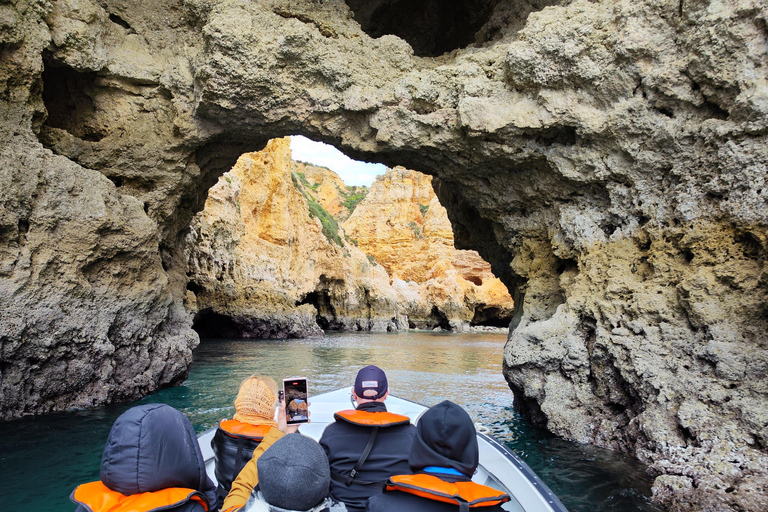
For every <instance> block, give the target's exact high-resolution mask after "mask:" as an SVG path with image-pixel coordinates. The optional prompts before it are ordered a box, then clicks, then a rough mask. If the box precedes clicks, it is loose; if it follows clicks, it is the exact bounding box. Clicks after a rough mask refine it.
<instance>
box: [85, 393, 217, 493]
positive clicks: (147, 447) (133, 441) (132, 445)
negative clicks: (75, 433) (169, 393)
mask: <svg viewBox="0 0 768 512" xmlns="http://www.w3.org/2000/svg"><path fill="white" fill-rule="evenodd" d="M100 479H101V481H102V482H103V483H104V485H106V486H107V487H109V488H110V489H112V490H113V491H117V492H119V493H122V494H125V495H134V494H141V493H145V492H154V491H159V490H161V489H167V488H170V487H186V488H191V489H196V490H199V491H202V492H204V493H206V497H207V498H208V501H209V503H215V502H216V497H215V496H216V495H215V489H216V487H215V486H214V484H213V483H212V482H211V481H210V479H209V478H208V475H207V474H206V472H205V462H204V461H203V455H202V453H201V452H200V445H199V444H198V442H197V436H196V435H195V429H194V428H193V427H192V424H191V423H190V421H189V419H188V418H187V417H186V416H184V414H183V413H182V412H181V411H178V410H176V409H174V408H173V407H171V406H170V405H166V404H145V405H139V406H136V407H132V408H130V409H128V410H127V411H126V412H124V413H123V414H121V415H120V417H119V418H117V420H115V423H114V424H113V425H112V430H111V431H110V432H109V437H108V438H107V443H106V445H105V446H104V452H103V454H102V457H101V471H100Z"/></svg>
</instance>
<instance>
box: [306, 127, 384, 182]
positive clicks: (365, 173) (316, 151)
mask: <svg viewBox="0 0 768 512" xmlns="http://www.w3.org/2000/svg"><path fill="white" fill-rule="evenodd" d="M291 157H292V158H293V159H294V160H298V161H300V162H304V163H308V164H315V165H318V166H321V167H327V168H329V169H330V170H332V171H333V172H335V173H336V174H338V175H339V177H341V180H342V181H343V182H344V184H345V185H347V186H361V185H365V186H367V187H370V186H371V184H372V183H373V181H374V180H375V179H376V176H377V175H379V174H384V173H385V172H386V171H387V167H386V166H385V165H384V164H371V163H368V162H360V161H358V160H352V159H351V158H349V157H348V156H347V155H345V154H344V153H342V152H341V151H339V150H338V149H336V148H335V147H333V146H331V145H328V144H324V143H322V142H315V141H313V140H310V139H308V138H306V137H303V136H301V135H292V136H291Z"/></svg>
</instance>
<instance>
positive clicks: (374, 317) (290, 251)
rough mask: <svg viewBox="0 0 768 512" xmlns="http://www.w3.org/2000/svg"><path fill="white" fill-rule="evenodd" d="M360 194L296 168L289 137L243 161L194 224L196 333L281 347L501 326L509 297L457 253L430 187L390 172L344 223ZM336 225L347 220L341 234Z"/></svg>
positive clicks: (191, 298) (315, 170)
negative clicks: (327, 336)
mask: <svg viewBox="0 0 768 512" xmlns="http://www.w3.org/2000/svg"><path fill="white" fill-rule="evenodd" d="M360 193H361V191H360V190H359V189H358V188H355V187H352V188H347V187H346V186H345V185H344V183H343V182H342V181H341V179H340V178H339V177H338V175H336V174H335V173H333V172H332V171H330V170H328V169H325V168H322V167H316V166H312V165H306V164H303V163H298V162H293V161H292V160H291V153H290V147H289V139H288V138H284V139H275V140H272V141H270V142H269V143H268V144H267V147H266V148H265V149H264V150H262V151H260V152H256V153H248V154H245V155H243V156H242V157H241V158H240V159H239V160H238V162H237V164H236V165H235V167H234V168H233V169H232V170H231V171H230V172H228V173H227V174H225V175H224V176H223V177H222V178H221V179H219V182H218V183H217V184H216V185H215V186H214V187H212V188H211V190H210V192H209V196H208V200H207V201H206V203H205V209H204V210H203V211H202V212H201V213H200V214H198V215H197V216H196V217H195V219H194V221H193V222H192V226H191V230H190V242H191V244H192V245H191V246H192V249H191V250H190V252H189V255H188V273H189V279H190V284H189V285H188V289H189V292H188V294H187V300H188V304H189V306H190V307H191V309H193V310H194V311H195V313H196V320H195V328H196V330H198V332H200V333H201V334H202V335H204V336H205V335H207V336H225V337H230V336H233V337H253V338H285V337H304V336H313V335H319V334H322V330H321V327H322V329H341V330H369V331H392V330H403V329H408V328H409V327H410V328H425V329H433V328H442V329H450V330H455V331H456V330H458V331H466V330H469V329H470V328H475V329H476V328H482V327H486V326H491V327H502V328H503V327H506V326H507V325H509V321H510V318H511V314H512V300H511V298H510V296H509V294H508V293H507V291H506V288H505V287H504V285H503V284H501V282H500V281H499V280H498V279H496V278H495V277H494V276H493V275H492V273H491V270H490V265H488V263H486V262H485V261H483V260H482V259H481V258H480V257H479V255H478V254H477V253H476V252H474V251H460V250H457V249H455V248H453V234H452V232H451V228H450V223H449V222H448V218H447V216H446V213H445V210H444V209H443V208H442V207H441V206H440V203H439V202H438V201H437V198H436V197H435V195H434V192H433V191H432V186H431V178H430V177H428V176H426V175H423V174H421V173H417V172H415V171H407V170H405V169H402V168H399V169H395V170H390V171H388V172H387V174H386V175H385V176H384V177H383V178H381V179H379V180H378V181H377V182H376V183H375V184H374V186H373V187H372V188H371V191H370V193H369V194H368V196H367V198H366V199H365V200H363V201H362V203H360V204H359V205H358V206H357V208H356V209H355V210H354V213H352V216H351V217H350V212H349V210H348V209H347V206H345V202H346V205H350V204H353V203H350V202H349V199H350V197H351V196H355V195H356V194H360ZM384 205H389V207H388V208H386V209H385V210H382V206H384ZM331 214H334V215H335V217H334V215H331ZM388 215H389V216H390V217H387V216H388ZM336 217H338V218H339V219H341V218H347V217H349V218H348V220H347V221H346V222H345V224H344V230H339V226H338V224H337V223H336V221H335V218H336ZM382 226H386V227H385V228H382ZM366 227H367V228H368V229H370V230H372V231H371V232H370V233H369V234H367V235H365V237H364V238H363V239H362V240H360V241H357V243H355V239H354V238H355V237H354V236H351V237H349V238H350V240H351V241H352V242H353V243H350V242H349V241H347V240H345V238H347V237H345V235H344V231H350V232H352V233H354V234H357V233H359V232H360V231H359V230H361V229H366ZM422 230H423V232H422ZM347 236H349V235H347ZM356 245H357V246H359V248H358V247H356ZM368 256H371V257H368ZM379 260H381V262H382V265H378V264H377V262H378V261H379ZM388 272H389V275H388ZM478 326H479V327H478Z"/></svg>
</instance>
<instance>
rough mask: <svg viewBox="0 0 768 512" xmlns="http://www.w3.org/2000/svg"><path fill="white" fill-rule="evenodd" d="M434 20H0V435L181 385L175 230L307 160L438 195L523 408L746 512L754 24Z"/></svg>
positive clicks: (729, 10)
mask: <svg viewBox="0 0 768 512" xmlns="http://www.w3.org/2000/svg"><path fill="white" fill-rule="evenodd" d="M433 7H434V5H433V3H431V2H426V3H424V4H417V3H412V4H408V5H405V4H403V5H401V4H399V3H397V2H392V1H389V0H376V1H375V2H358V1H353V0H348V1H347V2H342V1H341V0H325V1H323V2H315V1H311V0H290V1H288V0H264V1H261V2H251V1H243V0H187V1H184V2H182V1H174V0H170V1H166V0H164V1H159V0H148V1H145V2H141V5H140V6H137V5H136V3H135V2H126V1H124V0H104V1H101V2H95V1H90V0H60V1H56V2H50V1H47V0H31V1H23V2H22V1H15V2H6V3H3V4H2V5H0V26H1V27H2V30H0V46H1V50H2V51H0V204H1V205H2V208H1V209H0V304H2V307H1V308H0V389H1V390H2V393H0V411H2V416H3V417H6V418H7V417H13V416H18V415H21V414H30V413H37V412H42V411H46V410H52V409H62V408H66V407H70V406H84V405H90V404H99V403H104V402H105V401H111V400H120V399H128V398H134V397H137V396H139V395H141V394H142V393H146V392H148V391H151V390H153V389H156V388H157V387H158V386H161V385H164V384H166V383H171V382H174V381H177V380H178V379H181V378H183V376H184V373H185V371H186V369H187V367H188V362H189V360H190V357H191V350H192V348H193V347H194V346H195V344H196V343H197V337H196V335H195V334H194V332H193V331H192V330H191V318H190V316H189V315H188V314H187V313H186V312H185V309H184V307H183V298H184V296H185V294H186V292H187V290H186V286H187V277H186V268H187V259H186V257H185V254H186V253H185V250H186V246H185V240H186V233H187V230H188V228H189V226H190V222H191V220H192V217H193V215H194V214H195V213H197V212H198V211H200V210H202V208H203V204H204V201H205V197H206V194H207V191H208V189H209V188H210V187H211V186H213V185H214V184H215V183H216V181H217V179H218V177H219V176H220V175H221V174H223V173H224V172H225V171H227V170H229V169H230V168H231V167H232V165H234V163H235V161H236V159H237V157H239V156H240V155H241V154H243V153H245V152H249V151H258V150H261V149H262V148H263V147H264V145H265V144H266V142H267V140H269V139H271V138H275V137H280V136H284V135H287V134H303V135H306V136H309V137H312V138H315V139H318V140H323V141H325V142H329V143H332V144H335V145H337V146H338V147H339V148H341V149H343V150H344V151H345V152H347V153H348V154H350V155H351V156H353V157H365V158H366V159H368V160H377V161H381V162H383V163H386V164H387V165H389V166H395V165H403V166H405V167H407V168H409V169H416V170H418V171H421V172H424V173H427V174H431V175H432V176H434V179H433V184H434V185H435V187H436V191H437V195H438V197H439V198H440V203H441V204H442V205H443V206H444V207H445V208H446V210H447V212H448V216H449V218H450V219H451V223H452V225H453V227H454V237H455V240H456V244H457V245H458V246H459V247H460V248H468V249H474V250H477V251H478V252H479V253H480V254H481V255H482V256H483V257H484V258H485V259H486V260H487V261H490V262H491V264H492V266H493V268H494V271H495V274H496V275H498V276H499V277H500V278H501V279H502V281H504V282H505V284H506V285H507V286H508V288H509V289H510V291H511V293H512V296H513V298H514V299H515V306H516V317H515V319H514V320H513V324H512V325H513V327H514V329H513V330H512V332H511V334H510V338H509V342H508V344H507V347H506V351H505V355H504V361H505V370H504V371H505V375H506V377H507V379H508V381H509V383H510V387H511V388H512V390H513V391H514V393H515V396H516V400H515V403H516V406H517V407H518V408H520V409H521V410H524V411H525V412H526V413H527V414H529V415H530V416H531V417H532V418H533V419H534V420H535V421H537V422H539V423H541V424H543V425H546V426H547V428H549V429H550V430H552V431H553V432H555V433H557V434H559V435H562V436H565V437H568V438H571V439H577V440H580V441H584V442H591V443H597V444H601V445H604V446H610V447H614V448H616V449H620V450H624V451H627V452H629V453H631V454H633V455H635V456H637V457H639V458H641V459H642V460H644V461H647V462H649V463H650V464H651V466H652V468H653V470H654V471H655V472H656V474H657V475H658V478H657V479H656V483H655V486H654V493H655V499H656V500H657V501H659V502H661V503H664V504H667V505H669V507H670V508H671V509H672V510H765V509H766V508H768V504H766V496H767V495H768V490H766V487H765V486H766V482H768V457H767V456H766V450H767V449H768V412H767V411H768V388H767V387H766V386H767V384H766V383H768V379H766V373H768V351H767V350H766V348H767V347H766V346H767V345H768V337H767V336H766V332H767V331H768V268H767V266H766V254H767V253H768V226H767V224H768V221H767V220H766V219H768V201H767V199H768V187H766V183H765V181H766V164H767V163H768V162H766V159H768V156H766V155H768V151H766V149H767V148H766V133H767V130H768V87H767V86H766V65H765V63H766V61H765V56H766V7H765V5H764V3H762V2H759V1H758V0H740V1H734V2H726V1H723V0H709V1H706V0H679V1H668V0H595V1H587V0H527V1H523V0H466V1H459V0H452V1H447V2H442V3H441V8H440V9H434V8H433ZM86 362H87V363H86Z"/></svg>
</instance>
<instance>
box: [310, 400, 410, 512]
mask: <svg viewBox="0 0 768 512" xmlns="http://www.w3.org/2000/svg"><path fill="white" fill-rule="evenodd" d="M357 410H358V411H366V412H386V410H387V407H386V405H385V404H384V402H366V403H363V404H360V405H359V406H358V407H357ZM414 432H415V427H414V426H413V425H412V424H408V425H396V426H389V427H384V428H379V431H378V433H377V435H376V442H375V444H374V445H373V449H372V450H371V452H370V454H369V455H368V457H367V458H366V460H365V463H364V464H363V465H362V467H361V468H360V471H359V473H358V474H357V475H356V477H355V481H353V483H352V484H351V485H349V486H347V485H345V484H344V482H340V481H338V480H336V479H333V480H331V495H332V496H333V498H335V499H336V500H338V501H341V502H343V503H344V504H345V505H346V506H347V510H349V511H350V512H362V511H363V510H364V509H365V503H366V500H367V499H368V497H369V496H372V495H374V494H380V493H381V492H382V489H383V488H384V482H386V480H387V478H389V477H390V476H392V475H396V474H400V473H405V472H408V453H409V452H410V451H411V443H412V441H413V435H414ZM370 435H371V428H370V427H364V426H360V425H353V424H352V423H348V422H346V421H341V420H337V421H335V422H334V423H331V424H330V425H328V426H327V427H326V428H325V431H324V432H323V435H322V437H321V438H320V446H322V447H323V449H324V450H325V453H326V455H328V462H330V465H331V472H332V473H336V474H337V475H348V474H349V473H350V471H351V470H352V468H354V467H355V464H356V463H357V461H358V459H359V458H360V455H361V454H362V453H363V450H365V447H366V445H367V444H368V439H369V437H370ZM360 481H364V482H380V483H377V484H368V485H361V484H359V483H357V482H360Z"/></svg>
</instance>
